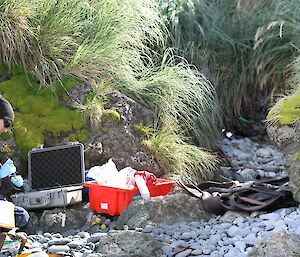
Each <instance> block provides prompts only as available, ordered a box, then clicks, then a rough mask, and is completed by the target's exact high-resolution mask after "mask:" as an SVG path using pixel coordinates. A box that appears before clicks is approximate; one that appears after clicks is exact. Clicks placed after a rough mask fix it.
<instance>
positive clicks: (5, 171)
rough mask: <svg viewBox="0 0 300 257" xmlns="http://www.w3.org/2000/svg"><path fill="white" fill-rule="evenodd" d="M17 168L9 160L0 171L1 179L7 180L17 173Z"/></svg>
mask: <svg viewBox="0 0 300 257" xmlns="http://www.w3.org/2000/svg"><path fill="white" fill-rule="evenodd" d="M16 170H17V169H16V167H15V165H14V162H13V161H12V160H11V159H8V160H7V161H6V162H5V163H4V164H3V165H2V167H1V169H0V179H1V178H5V177H7V176H8V175H10V174H12V173H16Z"/></svg>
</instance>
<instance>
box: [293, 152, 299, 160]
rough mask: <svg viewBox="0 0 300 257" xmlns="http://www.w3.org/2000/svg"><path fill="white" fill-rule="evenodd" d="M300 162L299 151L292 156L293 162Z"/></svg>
mask: <svg viewBox="0 0 300 257" xmlns="http://www.w3.org/2000/svg"><path fill="white" fill-rule="evenodd" d="M298 160H300V151H299V152H296V153H294V154H293V161H298Z"/></svg>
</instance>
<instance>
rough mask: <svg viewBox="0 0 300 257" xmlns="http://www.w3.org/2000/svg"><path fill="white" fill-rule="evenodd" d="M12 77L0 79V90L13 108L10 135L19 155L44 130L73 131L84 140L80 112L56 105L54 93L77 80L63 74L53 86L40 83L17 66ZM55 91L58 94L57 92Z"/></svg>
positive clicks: (35, 143) (34, 143) (40, 139)
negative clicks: (13, 137)
mask: <svg viewBox="0 0 300 257" xmlns="http://www.w3.org/2000/svg"><path fill="white" fill-rule="evenodd" d="M13 74H15V75H14V76H13V77H12V79H10V80H7V81H3V82H2V83H0V94H2V95H3V96H4V97H6V98H7V99H8V100H9V101H10V102H11V103H12V105H13V106H14V109H15V115H16V118H15V126H14V135H15V138H16V143H17V146H18V148H19V150H20V151H21V154H22V156H23V158H27V153H28V151H29V150H30V149H32V148H35V147H38V146H40V145H42V144H44V132H45V131H50V132H52V133H54V134H60V133H62V132H67V133H73V134H74V135H75V136H74V138H75V139H76V140H75V141H80V142H85V141H86V140H87V131H86V130H84V129H82V128H83V126H84V118H83V116H82V115H81V113H80V112H78V111H74V110H70V109H67V108H65V107H62V106H60V104H59V99H58V95H59V94H60V93H61V94H64V93H65V90H66V89H70V88H72V87H73V86H75V85H76V83H77V81H76V80H74V79H69V80H68V78H67V77H65V78H63V79H62V81H61V82H63V83H65V84H63V85H61V83H59V82H55V83H54V84H55V85H54V88H53V89H50V88H45V87H40V86H39V85H38V84H36V83H34V82H32V81H33V80H32V81H31V82H30V83H29V82H28V79H30V78H29V77H28V76H27V75H25V74H24V73H22V72H21V71H20V70H19V69H18V68H16V67H15V68H14V71H13ZM58 93H59V94H58Z"/></svg>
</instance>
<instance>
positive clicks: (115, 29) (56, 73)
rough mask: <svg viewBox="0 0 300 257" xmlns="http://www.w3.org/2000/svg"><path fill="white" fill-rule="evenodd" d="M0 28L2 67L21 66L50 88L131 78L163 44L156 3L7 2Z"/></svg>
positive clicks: (0, 10) (132, 0) (0, 15)
mask: <svg viewBox="0 0 300 257" xmlns="http://www.w3.org/2000/svg"><path fill="white" fill-rule="evenodd" d="M0 26H1V28H2V30H1V31H0V52H1V55H0V63H3V64H5V65H6V66H7V67H9V68H11V67H12V66H13V64H15V63H18V64H20V65H21V66H22V67H24V68H25V70H26V71H28V72H30V73H32V74H34V75H35V77H36V78H37V79H38V81H39V82H40V83H41V84H46V85H51V84H52V82H53V81H55V80H56V79H57V78H61V77H62V75H70V74H72V75H74V76H76V77H79V78H81V79H84V80H88V81H90V82H91V81H97V82H99V81H102V80H106V81H118V80H122V81H123V80H124V79H126V78H129V77H133V76H134V70H135V69H139V67H140V66H142V65H143V60H142V58H143V57H142V52H147V51H148V50H149V48H150V47H151V46H152V45H153V44H157V42H160V41H161V39H162V38H163V33H162V30H161V27H162V23H161V19H160V17H159V13H158V12H157V11H156V8H155V1H153V0H145V1H138V0H125V2H124V1H119V0H112V1H107V0H99V1H90V0H61V1H56V0H47V1H45V0H20V1H13V0H7V1H4V2H2V3H1V5H0ZM124 75H126V76H124Z"/></svg>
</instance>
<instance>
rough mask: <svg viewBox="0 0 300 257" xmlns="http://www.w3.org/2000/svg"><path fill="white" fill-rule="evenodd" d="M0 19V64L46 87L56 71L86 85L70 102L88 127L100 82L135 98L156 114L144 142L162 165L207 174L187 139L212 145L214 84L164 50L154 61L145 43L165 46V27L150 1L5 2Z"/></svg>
mask: <svg viewBox="0 0 300 257" xmlns="http://www.w3.org/2000/svg"><path fill="white" fill-rule="evenodd" d="M0 25H1V28H2V30H0V64H2V63H3V64H5V65H6V66H7V67H9V68H11V67H13V65H14V64H17V65H20V66H21V67H23V68H24V69H25V71H26V72H29V73H31V74H34V75H35V77H36V78H37V80H38V82H39V83H41V84H44V85H48V86H53V81H55V80H56V79H61V81H62V78H63V77H64V76H72V77H75V78H79V79H81V80H83V81H85V82H89V83H91V84H92V85H93V88H94V93H95V94H94V95H91V96H90V97H89V98H88V99H87V103H86V104H85V105H82V104H80V103H79V104H78V108H79V109H80V110H81V111H82V113H84V115H85V117H86V118H87V119H89V121H90V125H91V126H92V127H97V126H99V122H100V121H101V116H102V113H103V98H102V96H103V94H104V93H105V92H106V90H104V89H103V87H102V86H103V85H109V86H110V87H112V88H113V89H118V90H120V91H122V92H125V93H126V94H128V95H129V96H131V97H134V98H135V99H138V100H139V101H140V102H142V103H143V104H145V105H146V106H147V107H149V108H151V109H152V110H153V111H154V112H155V113H156V115H157V117H158V119H159V120H158V123H159V127H160V128H161V131H156V132H155V134H153V137H152V140H149V141H148V146H149V148H151V149H152V150H153V151H154V152H155V153H157V154H160V155H161V159H162V160H163V165H164V168H165V169H166V170H167V171H170V172H171V171H175V170H176V172H177V170H178V172H180V173H181V174H183V173H184V172H187V174H189V175H187V177H198V178H199V179H200V178H206V177H209V174H210V172H209V171H210V170H211V169H212V168H213V157H212V155H211V154H209V153H206V152H204V151H202V150H201V149H200V148H198V147H196V146H194V143H195V144H197V145H201V146H202V147H206V146H207V147H209V146H212V145H213V144H214V143H215V140H216V138H217V136H218V134H219V127H218V126H219V123H220V117H219V108H218V100H217V98H216V94H215V90H214V88H213V86H212V85H211V84H210V82H209V81H208V80H207V79H206V78H205V77H204V76H203V75H201V74H200V73H199V72H197V71H196V69H194V68H193V67H191V66H189V65H188V64H187V63H186V62H185V61H184V60H175V58H174V57H173V56H172V55H171V54H170V53H167V54H165V56H164V57H163V60H162V61H158V60H160V59H158V57H159V54H158V53H156V52H155V51H154V50H153V49H156V50H157V48H159V47H161V48H162V49H163V48H164V47H165V46H164V41H165V36H166V34H167V32H166V30H165V27H164V24H163V22H162V20H161V17H160V15H159V12H158V11H157V9H156V3H155V0H144V1H139V0H122V1H120V0H109V1H108V0H60V1H56V0H47V1H45V0H27V1H25V0H20V1H16V0H5V1H2V2H1V4H0ZM182 31H183V30H182ZM158 52H160V51H158ZM158 63H159V65H158V66H157V64H158ZM102 89H103V90H102ZM167 128H168V129H167ZM170 128H172V130H171V131H170V132H169V131H168V130H169V129H170ZM159 138H162V139H159ZM155 147H157V149H156V150H154V148H155ZM172 151H173V152H174V153H176V155H177V156H178V158H175V159H174V157H171V153H172ZM157 156H158V155H157ZM174 156H175V155H174ZM158 158H160V157H158ZM172 158H173V159H172ZM174 169H175V170H174ZM200 169H201V170H200Z"/></svg>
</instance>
